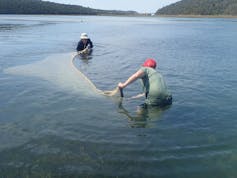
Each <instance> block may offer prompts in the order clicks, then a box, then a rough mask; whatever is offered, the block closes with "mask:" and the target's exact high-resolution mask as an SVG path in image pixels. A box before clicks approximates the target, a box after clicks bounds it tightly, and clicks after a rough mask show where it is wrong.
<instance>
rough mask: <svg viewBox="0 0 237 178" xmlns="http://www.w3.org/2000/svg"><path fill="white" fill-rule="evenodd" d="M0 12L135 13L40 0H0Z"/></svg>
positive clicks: (132, 12) (134, 13)
mask: <svg viewBox="0 0 237 178" xmlns="http://www.w3.org/2000/svg"><path fill="white" fill-rule="evenodd" d="M0 14H64V15H136V14H137V12H135V11H115V10H99V9H92V8H88V7H83V6H79V5H66V4H59V3H54V2H48V1H41V0H0Z"/></svg>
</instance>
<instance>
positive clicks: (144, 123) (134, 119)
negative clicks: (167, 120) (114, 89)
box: [118, 98, 171, 128]
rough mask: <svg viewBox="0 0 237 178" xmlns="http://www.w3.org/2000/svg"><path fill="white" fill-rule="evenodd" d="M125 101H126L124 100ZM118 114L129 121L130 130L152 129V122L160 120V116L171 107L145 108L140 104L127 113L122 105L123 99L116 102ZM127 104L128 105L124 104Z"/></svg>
mask: <svg viewBox="0 0 237 178" xmlns="http://www.w3.org/2000/svg"><path fill="white" fill-rule="evenodd" d="M125 100H126V99H125ZM118 101H119V102H118V112H119V113H122V114H124V115H125V116H126V117H127V118H128V121H129V125H130V127H131V128H152V127H154V125H153V123H154V121H157V120H159V119H161V118H162V117H161V115H162V113H163V112H165V111H166V110H167V109H169V108H170V107H171V106H166V107H159V106H147V105H144V104H141V105H139V106H137V107H136V108H135V109H134V110H131V111H129V110H128V109H126V108H125V107H126V106H125V107H124V105H123V98H120V99H119V100H118ZM126 104H128V103H126Z"/></svg>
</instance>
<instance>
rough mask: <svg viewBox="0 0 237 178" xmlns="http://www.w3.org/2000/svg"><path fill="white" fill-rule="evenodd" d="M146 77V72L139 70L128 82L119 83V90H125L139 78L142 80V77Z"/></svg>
mask: <svg viewBox="0 0 237 178" xmlns="http://www.w3.org/2000/svg"><path fill="white" fill-rule="evenodd" d="M143 76H144V72H143V71H142V70H138V71H137V72H136V73H134V74H133V75H132V76H131V77H129V78H128V79H127V81H126V82H124V83H121V82H120V83H119V84H118V87H119V88H122V89H123V88H125V87H126V86H128V85H129V84H131V83H132V82H134V81H135V80H137V79H138V78H141V77H143Z"/></svg>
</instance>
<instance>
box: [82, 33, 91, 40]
mask: <svg viewBox="0 0 237 178" xmlns="http://www.w3.org/2000/svg"><path fill="white" fill-rule="evenodd" d="M80 38H81V39H89V37H88V35H87V34H86V33H82V34H81V37H80Z"/></svg>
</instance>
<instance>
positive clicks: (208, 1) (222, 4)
mask: <svg viewBox="0 0 237 178" xmlns="http://www.w3.org/2000/svg"><path fill="white" fill-rule="evenodd" d="M156 15H237V0H182V1H179V2H177V3H174V4H171V5H169V6H166V7H164V8H161V9H159V10H158V11H157V12H156Z"/></svg>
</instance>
